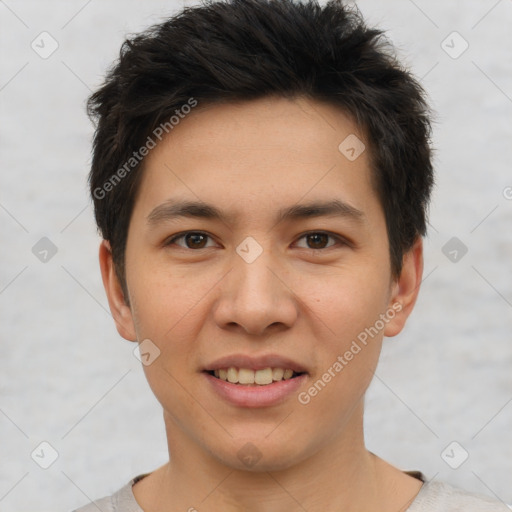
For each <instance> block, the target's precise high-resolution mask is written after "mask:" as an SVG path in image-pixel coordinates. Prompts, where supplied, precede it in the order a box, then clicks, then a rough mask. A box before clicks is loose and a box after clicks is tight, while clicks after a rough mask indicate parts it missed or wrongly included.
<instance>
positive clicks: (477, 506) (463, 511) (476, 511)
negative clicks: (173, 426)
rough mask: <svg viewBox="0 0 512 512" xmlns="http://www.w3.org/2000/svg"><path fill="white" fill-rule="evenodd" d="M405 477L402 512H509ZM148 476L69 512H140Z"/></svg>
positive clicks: (489, 501)
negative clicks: (410, 490) (138, 491)
mask: <svg viewBox="0 0 512 512" xmlns="http://www.w3.org/2000/svg"><path fill="white" fill-rule="evenodd" d="M405 473H408V474H410V475H411V476H414V477H415V478H418V479H419V480H421V481H422V482H424V484H423V486H422V487H421V489H420V492H419V493H418V495H417V496H416V498H415V499H414V501H413V502H412V503H411V505H410V506H409V508H408V509H407V511H406V512H510V509H509V508H508V506H507V505H505V504H504V503H502V502H500V501H496V500H493V499H491V498H488V497H486V496H482V495H479V494H473V493H470V492H467V491H463V490H462V489H458V488H456V487H452V486H451V485H449V484H446V483H443V482H434V481H431V482H426V478H425V477H424V475H423V474H422V473H420V472H419V471H405ZM148 474H149V473H146V474H142V475H138V476H136V477H135V478H133V479H132V480H130V481H129V482H128V483H127V484H126V485H124V486H123V487H121V489H119V490H118V491H117V492H115V493H114V494H112V496H106V497H105V498H101V499H99V500H96V501H94V503H89V504H88V505H85V506H84V507H81V508H79V509H76V510H74V511H73V512H98V510H100V511H101V512H144V511H143V510H142V508H140V505H139V504H138V503H137V501H136V500H135V496H134V495H133V491H132V486H133V484H135V483H136V482H138V481H139V480H140V479H142V478H144V477H145V476H147V475H148Z"/></svg>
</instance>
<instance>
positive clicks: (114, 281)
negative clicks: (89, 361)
mask: <svg viewBox="0 0 512 512" xmlns="http://www.w3.org/2000/svg"><path fill="white" fill-rule="evenodd" d="M99 259H100V268H101V277H102V279H103V286H104V287H105V292H106V293H107V298H108V304H109V306H110V311H111V313H112V316H113V318H114V321H115V323H116V328H117V332H118V333H119V334H120V335H121V336H122V337H123V338H124V339H125V340H128V341H137V336H136V333H135V326H134V322H133V317H132V312H131V309H130V307H129V306H128V305H127V304H126V302H125V300H124V296H123V290H122V288H121V284H120V283H119V279H118V278H117V274H116V271H115V268H114V261H113V259H112V250H111V247H110V243H109V242H108V241H107V240H102V242H101V244H100V253H99Z"/></svg>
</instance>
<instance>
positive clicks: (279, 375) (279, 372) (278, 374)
mask: <svg viewBox="0 0 512 512" xmlns="http://www.w3.org/2000/svg"><path fill="white" fill-rule="evenodd" d="M283 375H284V370H283V369H282V368H274V369H273V370H272V378H273V379H274V380H283Z"/></svg>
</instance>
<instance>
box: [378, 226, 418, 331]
mask: <svg viewBox="0 0 512 512" xmlns="http://www.w3.org/2000/svg"><path fill="white" fill-rule="evenodd" d="M422 276H423V239H422V238H421V236H419V237H418V238H417V239H416V241H415V242H414V245H413V246H412V248H411V249H410V250H409V251H408V252H407V253H406V254H404V257H403V264H402V271H401V272H400V277H399V278H398V279H397V280H395V282H394V283H393V285H392V289H391V298H390V301H389V305H388V307H389V309H388V311H392V310H393V311H394V312H395V315H394V317H392V318H391V319H390V321H389V322H388V323H387V324H386V328H385V329H384V336H389V337H391V336H396V335H397V334H398V333H399V332H400V331H401V330H402V329H403V328H404V326H405V322H406V321H407V318H408V317H409V315H410V314H411V312H412V310H413V308H414V304H415V303H416V299H417V298H418V293H419V291H420V285H421V279H422Z"/></svg>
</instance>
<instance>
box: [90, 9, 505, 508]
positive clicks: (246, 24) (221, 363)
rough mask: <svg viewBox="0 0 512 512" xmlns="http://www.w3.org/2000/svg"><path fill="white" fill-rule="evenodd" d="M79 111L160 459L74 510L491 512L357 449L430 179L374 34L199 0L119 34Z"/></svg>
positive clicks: (105, 244)
mask: <svg viewBox="0 0 512 512" xmlns="http://www.w3.org/2000/svg"><path fill="white" fill-rule="evenodd" d="M89 111H90V114H91V116H93V117H94V118H96V119H97V121H98V128H97V131H96V134H95V139H94V155H93V163H92V169H91V174H90V185H91V193H92V197H93V200H94V206H95V215H96V220H97V223H98V227H99V229H100V231H101V234H102V237H103V241H102V243H101V246H100V265H101V272H102V277H103V282H104V285H105V290H106V293H107V296H108V300H109V305H110V309H111V311H112V315H113V317H114V319H115V322H116V326H117V329H118V331H119V333H120V335H121V336H123V337H124V338H125V339H127V340H130V341H136V342H139V343H140V347H141V353H143V362H144V371H145V373H146V377H147V379H148V382H149V384H150V386H151V389H152V391H153V392H154V394H155V396H156V398H157V399H158V400H159V402H160V403H161V405H162V408H163V412H164V420H165V427H166V433H167V440H168V448H169V462H168V463H167V464H165V465H164V466H162V467H161V468H158V469H157V470H155V471H154V472H152V473H149V474H144V475H138V476H136V477H135V478H134V479H133V480H132V481H130V482H128V483H127V484H126V485H125V486H124V487H123V488H122V489H120V490H119V491H118V492H117V493H115V494H114V495H113V496H111V497H106V498H103V499H102V500H99V501H97V502H96V504H90V505H88V506H85V507H84V508H82V509H80V511H82V512H85V511H89V510H93V509H94V510H96V509H97V507H99V508H100V509H101V510H109V511H110V510H112V511H114V510H115V511H125V510H134V511H140V510H144V511H147V512H160V511H164V510H165V511H178V510H188V511H194V510H199V511H203V510H205V511H206V510H208V511H223V512H231V511H240V510H244V511H259V512H261V511H264V512H273V511H282V510H307V511H310V512H315V511H320V510H322V511H326V510H328V511H331V510H332V511H338V510H344V511H368V510H378V511H380V512H398V511H406V510H407V511H409V512H419V511H443V512H448V511H451V510H453V511H455V510H465V511H477V510H486V511H494V510H496V511H498V510H507V507H506V506H505V505H502V504H500V503H498V502H493V501H491V500H489V499H487V498H484V497H478V496H476V495H473V494H470V493H467V492H465V491H462V490H459V489H455V488H454V487H451V486H449V485H447V484H444V483H440V482H434V481H432V482H426V479H425V477H424V476H423V475H422V474H421V472H417V471H408V472H407V471H402V470H400V469H398V468H396V467H394V466H392V465H390V464H389V463H387V462H386V461H384V460H382V459H381V458H379V457H377V456H376V455H375V454H373V453H371V452H369V451H368V450H367V449H366V448H365V445H364V433H363V412H364V395H365V392H366V390H367V388H368V386H369V384H370V382H371V379H372V376H373V373H374V371H375V368H376V365H377V362H378V358H379V354H380V350H381V346H382V341H383V337H384V336H395V335H396V334H398V333H399V332H400V331H401V330H402V328H403V326H404V325H405V322H406V320H407V318H408V316H409V315H410V313H411V312H412V309H413V307H414V304H415V301H416V298H417V295H418V291H419V287H420V283H421V277H422V271H423V256H422V236H424V235H425V233H426V213H427V206H428V202H429V198H430V192H431V188H432V185H433V170H432V164H431V151H430V146H429V136H430V124H429V116H428V108H427V105H426V102H425V100H424V94H423V91H422V89H421V87H420V86H419V85H418V83H417V82H416V81H415V80H414V79H413V77H412V76H411V75H410V74H409V73H407V72H406V71H405V70H404V69H403V68H402V67H401V66H400V65H399V63H397V62H396V60H395V59H394V58H393V57H392V52H391V48H390V47H389V46H388V45H387V43H386V42H385V41H384V40H383V39H382V34H381V32H379V31H378V30H375V29H369V28H367V27H366V26H365V24H364V21H363V20H362V19H361V18H360V16H359V15H358V13H357V12H355V11H352V10H350V9H348V8H347V7H344V6H343V4H342V3H341V2H339V1H332V2H329V3H328V4H326V5H325V6H323V7H321V6H320V5H318V4H316V3H314V2H310V3H298V2H293V1H291V0H274V1H272V0H271V1H265V0H232V1H225V2H224V1H223V2H209V3H205V4H204V5H202V6H200V7H194V8H188V9H185V10H184V11H183V12H182V13H180V14H179V15H177V16H175V17H173V18H171V19H169V20H167V21H166V22H164V23H162V24H160V25H157V26H155V27H153V28H151V29H149V30H148V31H146V32H144V33H142V34H140V35H138V36H137V37H135V38H133V39H131V40H128V41H127V42H125V44H124V45H123V48H122V51H121V56H120V60H119V62H118V63H116V66H115V67H114V68H112V70H111V71H110V72H109V74H108V76H107V78H106V81H105V84H104V85H103V86H102V87H101V88H100V89H99V90H98V91H97V92H96V93H95V94H94V95H93V96H92V97H91V99H90V102H89ZM397 428H399V426H397Z"/></svg>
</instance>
